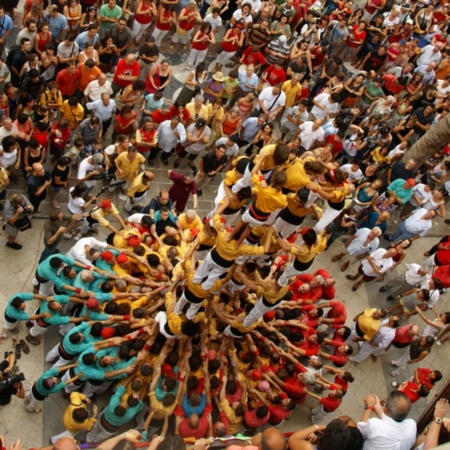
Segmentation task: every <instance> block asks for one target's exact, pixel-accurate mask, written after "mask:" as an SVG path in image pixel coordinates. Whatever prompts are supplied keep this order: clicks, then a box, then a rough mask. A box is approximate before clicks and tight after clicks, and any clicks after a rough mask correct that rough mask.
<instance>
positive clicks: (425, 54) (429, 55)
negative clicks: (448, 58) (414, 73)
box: [417, 45, 442, 67]
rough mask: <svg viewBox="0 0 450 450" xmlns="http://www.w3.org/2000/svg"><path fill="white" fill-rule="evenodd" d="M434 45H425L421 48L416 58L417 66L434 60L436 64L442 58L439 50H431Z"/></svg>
mask: <svg viewBox="0 0 450 450" xmlns="http://www.w3.org/2000/svg"><path fill="white" fill-rule="evenodd" d="M433 50H434V45H427V46H426V47H423V48H422V53H421V54H420V56H419V58H418V59H417V67H419V66H421V65H422V64H424V65H426V66H427V65H428V64H430V62H435V63H436V64H439V63H440V61H441V58H442V55H441V52H440V51H437V52H433Z"/></svg>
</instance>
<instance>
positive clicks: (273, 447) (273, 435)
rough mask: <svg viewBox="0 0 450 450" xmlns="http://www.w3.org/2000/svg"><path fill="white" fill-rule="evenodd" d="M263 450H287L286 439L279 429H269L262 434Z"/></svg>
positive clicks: (261, 446) (261, 444)
mask: <svg viewBox="0 0 450 450" xmlns="http://www.w3.org/2000/svg"><path fill="white" fill-rule="evenodd" d="M260 448H261V450H285V448H286V438H285V437H284V435H283V433H281V431H280V430H278V429H277V428H274V427H271V428H267V430H265V431H264V432H263V433H262V434H261V443H260Z"/></svg>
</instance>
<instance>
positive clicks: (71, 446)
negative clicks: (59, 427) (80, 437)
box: [52, 437, 78, 450]
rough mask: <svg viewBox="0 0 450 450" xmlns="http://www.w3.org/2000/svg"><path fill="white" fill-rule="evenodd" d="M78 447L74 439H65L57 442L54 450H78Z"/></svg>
mask: <svg viewBox="0 0 450 450" xmlns="http://www.w3.org/2000/svg"><path fill="white" fill-rule="evenodd" d="M77 449H78V446H77V443H76V442H75V439H74V438H73V437H63V438H60V439H58V440H57V441H56V443H55V445H54V446H53V449H52V450H77Z"/></svg>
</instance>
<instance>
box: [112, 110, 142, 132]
mask: <svg viewBox="0 0 450 450" xmlns="http://www.w3.org/2000/svg"><path fill="white" fill-rule="evenodd" d="M136 117H137V114H136V111H133V110H132V111H131V112H130V117H124V116H122V114H120V113H119V114H117V116H116V121H115V123H114V131H116V132H117V133H120V134H130V133H131V132H132V131H133V125H129V126H125V125H127V123H129V122H130V121H132V120H136ZM118 125H120V126H121V127H125V128H119V127H118Z"/></svg>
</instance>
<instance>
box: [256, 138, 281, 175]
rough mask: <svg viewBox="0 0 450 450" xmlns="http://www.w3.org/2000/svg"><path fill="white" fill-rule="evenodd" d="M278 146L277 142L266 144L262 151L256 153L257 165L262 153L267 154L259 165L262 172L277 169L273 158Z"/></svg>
mask: <svg viewBox="0 0 450 450" xmlns="http://www.w3.org/2000/svg"><path fill="white" fill-rule="evenodd" d="M276 147H277V145H276V144H269V145H266V146H265V147H263V148H262V149H261V151H260V152H259V153H258V154H257V155H256V157H255V159H254V161H253V162H254V163H255V165H256V164H258V161H259V160H260V159H261V154H262V153H263V154H267V156H266V157H265V158H264V160H263V162H262V163H261V165H260V166H259V169H260V170H261V172H268V171H269V170H272V169H275V167H276V165H275V162H274V160H273V152H274V151H275V148H276Z"/></svg>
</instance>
